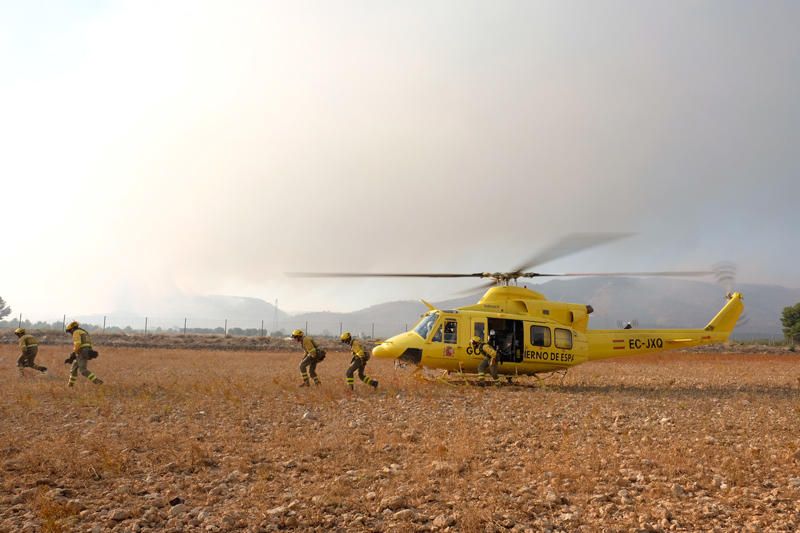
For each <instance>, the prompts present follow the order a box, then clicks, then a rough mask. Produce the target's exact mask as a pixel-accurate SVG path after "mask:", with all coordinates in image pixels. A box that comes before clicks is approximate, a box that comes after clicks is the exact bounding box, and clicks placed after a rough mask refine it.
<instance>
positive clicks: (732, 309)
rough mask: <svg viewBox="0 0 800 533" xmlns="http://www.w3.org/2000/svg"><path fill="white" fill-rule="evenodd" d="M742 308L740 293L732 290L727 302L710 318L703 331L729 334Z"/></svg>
mask: <svg viewBox="0 0 800 533" xmlns="http://www.w3.org/2000/svg"><path fill="white" fill-rule="evenodd" d="M743 310H744V304H743V303H742V295H741V293H738V292H734V293H731V294H729V295H728V303H726V304H725V307H723V308H722V309H721V310H720V312H719V313H717V316H715V317H714V318H712V319H711V322H709V323H708V325H707V326H706V327H705V328H704V329H705V331H714V332H717V333H727V334H730V333H731V332H732V331H733V328H734V327H736V322H737V321H738V320H739V315H741V314H742V311H743Z"/></svg>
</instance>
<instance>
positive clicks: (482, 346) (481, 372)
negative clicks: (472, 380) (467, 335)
mask: <svg viewBox="0 0 800 533" xmlns="http://www.w3.org/2000/svg"><path fill="white" fill-rule="evenodd" d="M472 349H473V350H474V351H475V354H476V355H482V356H483V361H481V364H479V365H478V381H479V382H480V383H483V380H484V378H486V369H487V368H488V369H489V374H491V376H492V379H494V384H495V385H500V376H498V375H497V350H495V349H494V347H492V345H491V344H489V343H486V342H483V341H482V340H481V338H480V337H477V336H475V337H472Z"/></svg>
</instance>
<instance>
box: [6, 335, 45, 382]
mask: <svg viewBox="0 0 800 533" xmlns="http://www.w3.org/2000/svg"><path fill="white" fill-rule="evenodd" d="M14 335H16V336H17V337H18V338H19V349H20V350H21V351H22V354H21V355H20V356H19V359H17V368H19V372H20V374H22V369H23V368H33V369H34V370H38V371H39V372H42V373H44V372H47V367H44V366H39V365H37V364H36V363H34V362H33V360H34V359H35V358H36V354H37V353H39V343H38V342H37V341H36V338H35V337H34V336H33V335H30V334H29V333H28V332H26V331H25V328H17V329H15V330H14Z"/></svg>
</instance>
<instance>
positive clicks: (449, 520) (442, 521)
mask: <svg viewBox="0 0 800 533" xmlns="http://www.w3.org/2000/svg"><path fill="white" fill-rule="evenodd" d="M455 523H456V519H455V517H454V516H452V515H445V514H440V515H439V516H437V517H436V518H434V519H433V525H434V526H435V527H438V528H445V527H451V526H454V525H455Z"/></svg>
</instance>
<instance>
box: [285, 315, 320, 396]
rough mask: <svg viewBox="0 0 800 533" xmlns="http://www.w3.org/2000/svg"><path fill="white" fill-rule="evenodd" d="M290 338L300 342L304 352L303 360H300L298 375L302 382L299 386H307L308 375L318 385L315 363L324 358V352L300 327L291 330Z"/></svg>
mask: <svg viewBox="0 0 800 533" xmlns="http://www.w3.org/2000/svg"><path fill="white" fill-rule="evenodd" d="M292 338H293V339H294V340H295V341H297V342H298V343H300V345H301V346H302V347H303V351H304V352H305V356H304V357H303V360H302V361H300V375H301V376H302V377H303V383H301V384H300V386H301V387H308V386H309V383H308V378H309V376H310V377H311V379H313V380H314V384H315V385H319V384H320V381H319V378H318V377H317V363H319V362H320V361H322V360H323V359H324V358H325V352H324V351H323V350H322V349H320V348H317V343H316V342H314V339H312V338H311V337H309V336H308V335H306V334H305V333H303V330H301V329H296V330H294V331H293V332H292Z"/></svg>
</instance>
